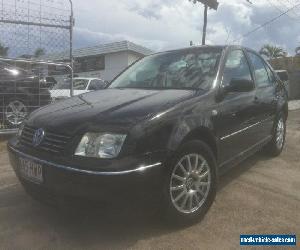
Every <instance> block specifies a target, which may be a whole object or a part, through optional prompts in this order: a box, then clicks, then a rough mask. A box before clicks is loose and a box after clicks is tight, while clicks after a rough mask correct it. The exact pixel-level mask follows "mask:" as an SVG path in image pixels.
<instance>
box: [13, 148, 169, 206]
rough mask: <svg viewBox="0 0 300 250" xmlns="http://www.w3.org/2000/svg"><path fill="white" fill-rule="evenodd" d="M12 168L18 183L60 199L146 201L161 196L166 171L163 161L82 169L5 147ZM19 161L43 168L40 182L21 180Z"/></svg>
mask: <svg viewBox="0 0 300 250" xmlns="http://www.w3.org/2000/svg"><path fill="white" fill-rule="evenodd" d="M8 152H9V158H10V162H11V165H12V166H13V169H14V171H15V173H16V175H17V177H18V178H19V179H20V181H21V183H23V184H25V185H26V186H30V187H31V188H32V189H36V191H38V192H47V193H51V194H53V195H59V196H72V197H86V198H89V199H93V200H102V201H108V202H109V201H116V200H118V201H120V200H131V199H133V200H136V199H145V200H148V199H150V198H153V197H159V196H160V195H161V194H162V190H163V184H164V180H165V176H166V169H165V168H164V166H163V164H162V162H160V161H156V162H153V163H150V164H148V165H142V163H141V164H137V165H136V167H135V168H133V169H130V170H122V171H113V172H103V171H95V170H84V169H79V168H74V167H72V166H66V165H61V164H57V163H54V162H51V161H49V160H43V159H39V157H36V156H32V155H30V154H28V153H24V152H22V151H20V150H19V149H17V148H16V147H14V146H13V145H10V144H8ZM20 158H25V159H28V160H31V161H33V162H36V163H39V164H41V165H42V167H43V183H41V184H35V183H32V182H30V181H28V180H26V179H24V178H23V177H22V176H21V174H20V171H19V164H20V160H19V159H20Z"/></svg>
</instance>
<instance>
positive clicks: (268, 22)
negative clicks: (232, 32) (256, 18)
mask: <svg viewBox="0 0 300 250" xmlns="http://www.w3.org/2000/svg"><path fill="white" fill-rule="evenodd" d="M298 6H300V3H298V4H296V5H294V6H293V7H291V8H289V9H287V10H286V11H284V12H282V13H281V14H280V15H278V16H276V17H274V18H272V19H270V20H269V21H267V22H265V23H263V24H261V25H259V26H258V27H256V28H255V29H253V30H251V31H249V32H247V33H245V34H243V35H242V37H241V38H238V39H235V40H233V43H234V42H237V41H239V40H241V39H243V38H244V37H247V36H249V35H251V34H253V33H254V32H256V31H258V30H260V29H262V28H264V27H265V26H267V25H269V24H270V23H273V22H274V21H276V20H277V19H279V18H280V17H282V16H284V15H286V14H287V13H289V12H290V11H292V10H293V9H295V8H297V7H298Z"/></svg>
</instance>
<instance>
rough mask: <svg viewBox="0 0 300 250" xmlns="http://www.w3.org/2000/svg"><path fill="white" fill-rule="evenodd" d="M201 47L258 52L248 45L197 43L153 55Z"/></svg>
mask: <svg viewBox="0 0 300 250" xmlns="http://www.w3.org/2000/svg"><path fill="white" fill-rule="evenodd" d="M201 48H216V49H221V50H224V49H244V50H248V51H252V52H254V53H257V52H256V51H255V50H253V49H250V48H247V47H244V46H240V45H197V46H189V47H184V48H180V49H173V50H166V51H161V52H157V53H153V54H152V55H155V54H163V53H171V52H178V51H189V50H197V49H201Z"/></svg>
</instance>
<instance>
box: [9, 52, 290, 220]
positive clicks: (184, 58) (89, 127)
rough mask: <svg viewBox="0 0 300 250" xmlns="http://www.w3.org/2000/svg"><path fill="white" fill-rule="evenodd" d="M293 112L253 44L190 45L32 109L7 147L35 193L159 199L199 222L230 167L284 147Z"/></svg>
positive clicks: (167, 210) (170, 213)
mask: <svg viewBox="0 0 300 250" xmlns="http://www.w3.org/2000/svg"><path fill="white" fill-rule="evenodd" d="M287 116H288V107H287V93H286V90H285V88H284V85H283V83H282V82H281V81H280V79H279V78H278V77H277V75H276V74H275V73H274V71H273V69H272V68H271V67H270V65H269V64H268V63H267V62H266V61H264V59H263V58H261V57H260V56H259V55H258V54H257V53H256V52H254V51H252V50H250V49H246V48H241V47H238V46H205V47H191V48H187V49H181V50H175V51H168V52H163V53H158V54H154V55H150V56H148V57H145V58H143V59H141V60H140V61H138V62H136V63H135V64H134V65H132V66H131V67H129V68H128V69H127V70H125V71H124V72H123V73H122V74H120V75H119V76H118V77H117V78H116V79H115V80H114V81H113V82H112V83H111V84H110V86H109V87H108V88H107V89H105V90H100V91H95V92H92V93H87V94H83V95H79V96H76V97H73V98H70V99H68V100H65V101H62V102H59V103H56V104H52V105H49V106H46V107H44V108H41V109H39V110H38V111H35V112H33V113H32V114H31V115H30V116H29V117H28V119H26V121H25V122H24V124H23V126H22V128H21V129H20V131H19V134H18V136H17V137H16V138H14V139H13V140H11V141H10V142H9V144H8V149H9V153H10V160H11V164H12V166H13V168H14V170H15V172H16V174H17V176H18V177H19V179H20V181H21V183H22V184H23V185H24V187H25V189H26V190H27V191H28V192H29V193H30V194H33V195H34V194H36V193H39V194H41V195H42V196H44V197H48V196H46V195H49V194H51V195H58V196H64V197H66V196H70V197H71V196H72V197H88V198H93V199H100V200H106V201H118V202H119V203H118V204H122V202H121V201H124V200H125V201H127V202H129V201H130V200H135V201H137V200H138V201H140V202H142V201H143V200H149V199H150V198H151V199H152V198H155V199H158V200H159V201H160V203H159V204H161V206H162V209H163V211H164V214H165V216H166V218H168V219H169V220H171V221H173V222H180V223H193V222H195V221H197V219H199V218H201V217H202V216H203V215H204V214H205V213H206V211H207V210H208V209H209V207H210V206H211V204H212V202H213V201H214V199H215V195H216V190H217V182H218V181H217V180H218V177H219V176H220V175H221V174H222V173H223V172H224V171H225V170H226V169H228V168H229V167H232V166H233V165H236V164H238V163H239V162H241V161H242V160H244V159H245V158H247V157H249V156H250V155H252V154H253V153H255V152H257V151H258V150H260V149H262V148H264V150H265V151H266V152H268V153H269V154H271V155H273V156H277V155H279V154H280V152H281V151H282V149H283V146H284V143H285V133H286V119H287ZM42 196H39V197H42Z"/></svg>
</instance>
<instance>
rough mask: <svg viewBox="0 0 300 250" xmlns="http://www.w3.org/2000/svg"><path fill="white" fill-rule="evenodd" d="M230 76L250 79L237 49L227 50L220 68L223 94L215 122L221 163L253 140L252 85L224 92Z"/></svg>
mask: <svg viewBox="0 0 300 250" xmlns="http://www.w3.org/2000/svg"><path fill="white" fill-rule="evenodd" d="M232 79H240V80H247V81H253V77H252V74H251V70H250V67H249V63H248V60H247V58H246V56H245V54H244V51H243V50H240V49H235V50H231V51H229V52H228V54H227V58H226V60H225V66H224V70H223V77H222V84H221V88H222V89H224V94H223V97H222V99H221V100H220V103H219V114H218V116H217V119H218V122H217V123H216V124H217V126H218V133H219V138H220V163H226V161H230V160H231V159H233V158H235V157H236V156H238V155H239V154H240V153H242V152H244V151H247V149H249V148H250V147H251V146H252V145H254V144H255V143H256V127H255V123H256V113H257V111H256V109H255V107H256V106H255V88H254V89H253V90H251V91H248V92H231V91H228V92H227V91H226V90H225V89H226V87H227V86H229V85H230V83H231V81H232ZM241 82H242V81H241Z"/></svg>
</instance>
